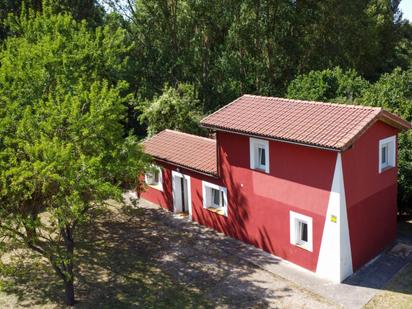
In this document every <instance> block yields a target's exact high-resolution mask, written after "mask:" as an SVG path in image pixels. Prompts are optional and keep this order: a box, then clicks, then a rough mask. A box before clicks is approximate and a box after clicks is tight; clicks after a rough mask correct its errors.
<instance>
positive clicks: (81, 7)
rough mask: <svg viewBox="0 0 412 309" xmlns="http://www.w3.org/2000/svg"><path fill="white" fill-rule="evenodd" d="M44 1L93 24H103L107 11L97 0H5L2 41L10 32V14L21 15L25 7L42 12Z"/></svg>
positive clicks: (0, 7)
mask: <svg viewBox="0 0 412 309" xmlns="http://www.w3.org/2000/svg"><path fill="white" fill-rule="evenodd" d="M43 3H44V4H46V5H48V6H49V7H52V8H53V11H54V12H55V13H59V12H67V13H70V14H72V16H73V17H74V18H75V19H76V20H78V21H80V20H87V23H88V24H89V25H91V26H98V25H102V24H103V20H104V16H105V12H104V9H103V7H102V6H101V5H100V4H99V3H98V1H97V0H57V1H51V0H3V1H1V2H0V43H1V42H2V41H3V40H4V39H5V38H6V37H7V35H9V34H10V33H9V28H8V27H7V23H5V22H4V21H5V20H6V19H7V16H8V15H9V14H14V15H15V16H19V15H20V14H21V13H22V9H23V7H24V8H25V9H26V11H27V10H34V11H39V12H41V11H42V9H43Z"/></svg>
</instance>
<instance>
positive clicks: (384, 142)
mask: <svg viewBox="0 0 412 309" xmlns="http://www.w3.org/2000/svg"><path fill="white" fill-rule="evenodd" d="M384 147H387V149H388V152H387V155H386V162H385V163H382V149H383V148H384ZM395 166H396V136H395V135H394V136H390V137H387V138H384V139H381V140H380V141H379V168H378V171H379V173H382V172H383V171H386V170H387V169H390V168H393V167H395Z"/></svg>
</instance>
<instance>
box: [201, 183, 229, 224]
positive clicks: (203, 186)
mask: <svg viewBox="0 0 412 309" xmlns="http://www.w3.org/2000/svg"><path fill="white" fill-rule="evenodd" d="M206 188H210V189H215V190H218V191H221V192H223V199H224V206H223V207H222V208H223V213H224V215H225V216H226V217H227V216H228V205H227V189H226V188H225V187H221V186H219V185H216V184H214V183H210V182H207V181H202V200H203V208H204V209H208V208H211V207H210V206H209V205H207V198H206V197H207V196H206V195H207V191H206Z"/></svg>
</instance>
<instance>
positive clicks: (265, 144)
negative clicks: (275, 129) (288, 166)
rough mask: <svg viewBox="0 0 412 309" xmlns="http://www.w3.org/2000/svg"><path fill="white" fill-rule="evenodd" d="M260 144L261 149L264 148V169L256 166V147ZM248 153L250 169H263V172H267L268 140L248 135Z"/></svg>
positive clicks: (268, 161)
mask: <svg viewBox="0 0 412 309" xmlns="http://www.w3.org/2000/svg"><path fill="white" fill-rule="evenodd" d="M259 146H261V147H262V148H263V149H265V159H266V160H265V161H266V164H265V169H261V168H259V167H257V166H256V159H257V158H256V149H257V148H258V147H259ZM249 154H250V168H251V169H252V170H261V171H264V172H265V173H267V174H269V170H270V169H269V166H270V160H269V141H267V140H264V139H257V138H253V137H249Z"/></svg>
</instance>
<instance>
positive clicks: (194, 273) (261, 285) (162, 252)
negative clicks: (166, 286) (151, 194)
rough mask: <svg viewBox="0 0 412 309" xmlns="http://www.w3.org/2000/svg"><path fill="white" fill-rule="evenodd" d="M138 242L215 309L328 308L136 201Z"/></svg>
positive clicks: (197, 229) (198, 229)
mask: <svg viewBox="0 0 412 309" xmlns="http://www.w3.org/2000/svg"><path fill="white" fill-rule="evenodd" d="M140 207H143V208H144V211H143V212H142V215H141V216H132V217H131V218H133V219H131V220H132V222H134V224H135V225H136V226H137V227H139V230H140V232H139V235H140V239H139V242H140V243H141V244H142V245H143V244H145V245H144V246H145V247H146V246H147V247H150V248H151V253H150V255H151V258H152V259H154V260H156V264H158V265H159V266H160V268H161V269H163V270H165V271H166V272H168V273H169V274H171V275H172V276H173V277H174V278H176V279H177V280H178V281H180V282H184V283H187V284H190V285H192V286H194V287H196V288H197V289H199V290H201V291H202V292H203V293H205V295H206V297H207V298H208V299H209V300H210V301H212V302H213V303H214V305H215V306H222V307H229V308H251V307H258V308H268V307H270V308H278V307H281V308H330V307H333V306H332V304H330V303H328V302H327V301H326V300H324V299H322V298H320V297H319V296H317V295H314V294H312V293H310V292H308V291H306V290H303V289H301V288H300V287H298V286H296V285H294V284H293V283H291V282H289V281H287V280H285V279H283V278H281V277H278V276H275V275H273V274H272V273H269V272H267V271H265V270H263V269H261V268H258V267H256V266H254V265H252V264H250V263H248V262H247V261H244V260H242V259H240V258H238V257H236V256H234V255H232V254H231V253H230V250H222V249H221V248H225V246H226V244H227V242H231V241H232V240H231V239H228V238H227V237H224V236H223V235H221V234H218V233H216V232H214V231H212V230H210V229H207V228H204V227H202V226H200V225H198V224H195V223H191V222H187V221H186V220H183V219H180V218H176V216H173V215H172V214H170V213H168V212H165V211H163V210H161V209H159V208H154V207H153V205H151V204H150V203H148V202H145V201H141V203H140Z"/></svg>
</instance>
